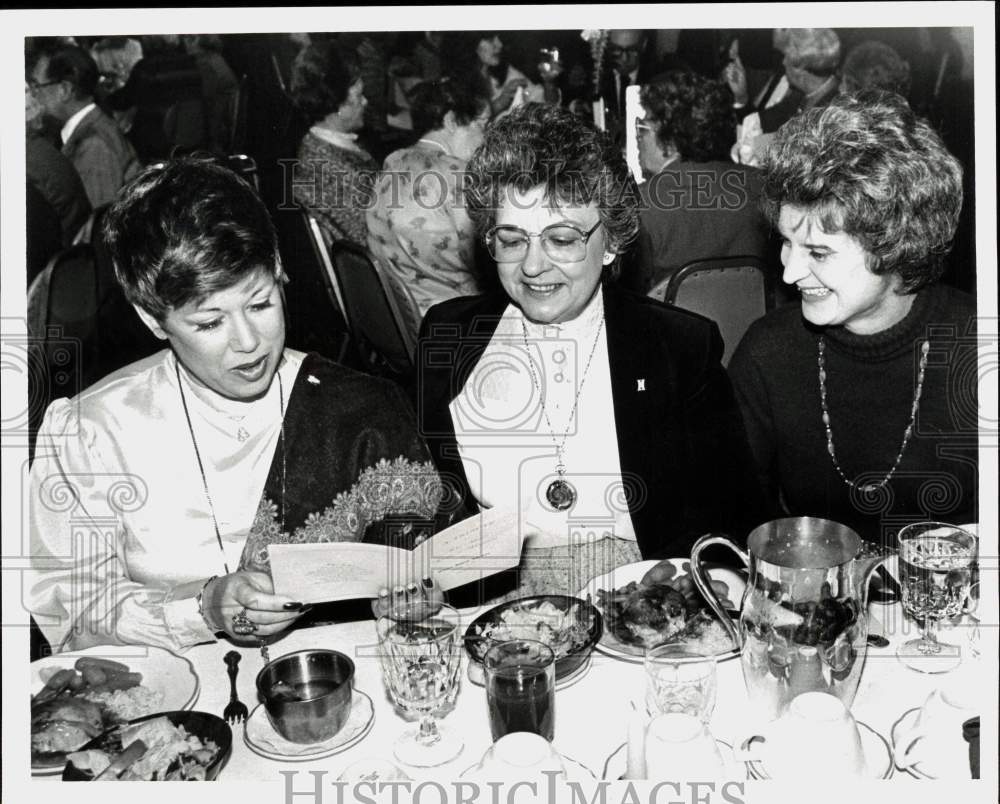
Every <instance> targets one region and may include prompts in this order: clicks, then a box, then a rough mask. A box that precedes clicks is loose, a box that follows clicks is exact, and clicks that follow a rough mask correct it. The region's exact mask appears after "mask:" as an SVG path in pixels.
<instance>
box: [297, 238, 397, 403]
mask: <svg viewBox="0 0 1000 804" xmlns="http://www.w3.org/2000/svg"><path fill="white" fill-rule="evenodd" d="M314 222H315V221H314ZM329 254H330V260H331V263H332V266H333V275H334V281H335V282H336V283H337V285H338V286H339V288H340V292H341V294H342V295H341V298H342V299H343V305H344V314H345V317H346V319H347V326H348V328H349V330H350V332H351V334H352V336H353V337H354V340H355V342H356V343H357V345H358V349H359V351H360V353H361V359H362V362H363V364H364V368H365V370H366V371H367V372H368V373H370V374H375V375H378V376H387V377H390V378H392V379H395V380H396V381H398V382H399V383H400V384H401V385H403V386H404V387H409V385H410V384H411V382H412V381H413V379H414V362H413V356H414V352H415V351H416V332H415V331H414V330H412V329H411V327H412V324H408V323H407V319H406V317H405V316H404V314H403V313H402V311H401V309H400V297H399V295H398V294H397V292H395V291H393V290H392V289H391V286H390V285H389V283H388V282H387V280H386V279H385V276H384V275H383V273H382V272H381V271H380V270H379V269H378V266H377V265H376V264H375V262H374V260H373V259H372V257H371V255H370V254H369V253H368V252H367V251H366V250H365V249H363V248H361V247H360V246H357V245H355V244H354V243H350V242H348V241H344V240H338V241H336V242H334V243H332V244H331V245H330V246H329ZM411 321H412V317H411Z"/></svg>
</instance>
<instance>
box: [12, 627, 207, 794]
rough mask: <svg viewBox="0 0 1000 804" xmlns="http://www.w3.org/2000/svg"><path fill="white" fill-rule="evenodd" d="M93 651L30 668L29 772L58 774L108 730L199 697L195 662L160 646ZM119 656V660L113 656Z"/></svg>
mask: <svg viewBox="0 0 1000 804" xmlns="http://www.w3.org/2000/svg"><path fill="white" fill-rule="evenodd" d="M140 651H141V655H134V656H132V655H128V656H125V655H123V653H122V650H121V649H120V648H108V647H93V648H88V649H86V650H82V651H73V652H69V653H57V654H54V655H52V656H47V657H46V658H44V659H39V660H38V661H36V662H32V664H31V679H30V689H31V691H32V698H31V772H32V774H33V775H36V776H43V775H50V774H57V773H60V772H61V771H62V769H63V767H64V766H65V765H66V755H67V754H69V753H71V752H73V751H76V750H77V749H79V748H81V747H82V746H84V745H85V744H86V743H88V742H90V741H91V740H93V739H94V738H95V737H98V736H99V735H101V734H102V733H104V732H105V731H107V730H108V729H109V728H112V727H113V726H116V725H118V724H121V723H125V722H128V721H131V720H135V719H136V718H139V717H144V716H146V715H150V714H153V713H155V712H161V711H164V710H168V711H178V710H185V709H190V708H191V707H193V706H194V703H195V701H196V700H197V699H198V692H199V682H198V675H197V674H196V673H195V671H194V667H192V666H191V662H189V661H188V660H187V659H185V658H182V657H180V656H175V655H174V654H172V653H170V652H169V651H166V650H163V649H162V648H152V647H148V648H141V649H139V648H137V649H136V653H140ZM111 656H116V658H110V657H111Z"/></svg>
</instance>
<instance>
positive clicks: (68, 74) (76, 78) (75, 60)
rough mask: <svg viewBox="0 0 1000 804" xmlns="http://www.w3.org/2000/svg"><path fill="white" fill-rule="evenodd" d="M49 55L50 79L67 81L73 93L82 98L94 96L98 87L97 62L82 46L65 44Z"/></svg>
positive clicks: (48, 75)
mask: <svg viewBox="0 0 1000 804" xmlns="http://www.w3.org/2000/svg"><path fill="white" fill-rule="evenodd" d="M42 55H48V59H49V61H48V65H47V67H46V71H45V72H46V78H47V79H48V80H49V81H67V82H69V83H70V84H72V86H73V94H74V95H75V96H76V97H77V98H80V99H83V98H90V97H93V95H94V91H95V90H96V89H97V80H98V77H99V76H98V72H97V62H95V61H94V60H93V59H92V58H91V56H90V54H89V53H88V52H87V51H86V50H84V49H83V48H82V47H77V46H75V45H64V46H63V47H60V48H57V49H56V50H53V51H52V52H51V53H49V54H44V53H43V54H42Z"/></svg>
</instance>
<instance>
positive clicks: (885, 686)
mask: <svg viewBox="0 0 1000 804" xmlns="http://www.w3.org/2000/svg"><path fill="white" fill-rule="evenodd" d="M869 610H870V613H871V614H872V615H874V616H875V617H876V618H877V619H878V620H880V621H881V622H880V623H873V624H872V630H874V631H878V630H880V629H881V628H882V627H883V626H884V627H885V629H886V631H887V632H889V636H890V638H891V644H890V646H889V647H886V648H882V649H876V648H870V649H869V651H868V655H867V658H866V663H865V667H864V670H863V673H862V676H861V684H860V687H859V690H858V694H857V697H856V699H855V702H854V706H853V709H852V711H853V713H854V715H855V717H856V718H857V719H858V720H859V721H861V722H863V723H866V724H868V725H869V726H871V727H872V728H873V729H875V730H876V731H878V732H879V733H880V734H882V735H883V736H885V738H886V739H887V740H888V739H889V734H890V730H891V728H892V726H893V724H894V723H895V722H896V721H897V720H898V719H899V718H900V717H901V716H902V715H903V714H904V713H905V712H906V711H908V710H909V709H912V708H914V707H917V706H919V705H921V704H922V703H923V701H924V700H925V699H926V698H927V696H928V695H929V694H930V692H931V691H933V690H934V689H935V688H936V687H937V686H939V685H940V684H942V683H954V680H953V679H954V678H957V676H954V675H953V674H947V675H925V674H921V673H917V672H915V671H913V670H910V669H908V668H906V667H905V666H903V665H902V664H901V663H900V662H899V660H898V659H897V658H896V654H895V649H896V645H897V644H898V643H899V641H901V640H905V639H908V638H911V637H912V636H914V635H915V633H916V627H915V625H914V624H913V623H912V622H911V621H908V620H904V619H903V617H902V612H901V609H900V607H899V606H898V605H896V606H880V605H875V604H873V605H872V606H870V609H869ZM473 616H474V612H471V611H470V612H467V619H466V620H465V622H471V620H472V618H473ZM944 636H945V637H946V638H948V639H949V640H951V641H961V642H962V643H963V645H964V643H965V640H966V633H965V632H964V631H963V629H961V628H959V629H955V630H954V631H950V632H945V634H944ZM304 648H329V649H334V650H339V651H342V652H344V653H346V654H348V655H349V656H351V657H352V658H353V660H354V662H355V665H356V677H355V688H356V689H358V690H362V691H363V692H365V693H367V694H368V695H369V696H370V697H371V699H372V701H373V703H374V707H375V722H374V725H373V728H372V730H371V732H370V733H369V734H368V736H367V737H365V738H364V739H363V740H362V741H361V742H359V743H358V744H356V745H354V746H353V747H351V748H349V749H347V750H346V751H343V752H342V753H339V754H335V755H333V756H330V757H326V758H324V759H320V760H315V761H307V762H278V761H274V760H271V759H267V758H264V757H262V756H259V755H258V754H256V753H254V752H253V751H252V750H251V749H250V748H249V747H248V746H247V744H246V743H245V742H244V739H243V727H242V726H236V727H234V730H233V731H234V740H233V752H232V756H231V758H230V759H229V763H228V765H227V766H226V768H225V769H224V770H223V772H222V775H221V776H220V781H230V780H232V781H241V782H245V781H252V780H261V781H264V780H267V781H276V780H283V779H284V777H282V776H281V775H280V773H279V772H280V771H296V772H298V773H297V776H296V779H295V782H294V788H295V789H296V790H299V789H311V782H310V781H309V780H310V775H309V772H310V771H324V772H325V773H326V776H325V777H324V778H325V780H326V781H327V782H330V781H332V780H334V779H336V778H337V777H338V776H339V775H340V773H341V772H342V771H343V770H344V768H346V767H347V766H348V765H350V764H352V763H354V762H356V761H358V760H361V759H367V758H389V759H392V744H393V742H394V741H395V740H396V739H397V738H398V737H399V735H400V734H401V732H402V731H403V730H404V729H405V728H406V727H408V726H409V725H410V724H409V723H407V722H406V721H404V719H403V717H402V716H401V715H400V714H399V713H398V712H397V711H396V710H395V709H394V707H393V705H392V704H391V702H390V701H389V699H388V698H387V696H386V692H385V687H384V685H383V682H382V676H381V669H380V666H379V662H378V658H377V656H376V653H375V628H374V622H373V621H362V622H353V623H342V624H337V625H329V626H322V627H317V628H307V629H301V630H297V631H292V632H291V633H289V634H288V635H287V636H285V637H284V638H283V639H281V640H280V641H279V642H277V643H275V644H274V645H272V646H271V648H270V652H271V657H272V658H277V657H278V656H280V655H283V654H285V653H290V652H292V651H295V650H302V649H304ZM232 649H233V645H232V644H230V643H229V642H226V641H222V642H218V643H214V644H206V645H200V646H198V647H195V648H193V649H191V650H190V651H188V653H187V654H186V655H187V657H188V658H189V659H190V660H191V662H192V663H193V664H194V666H195V669H196V670H197V672H198V675H199V677H200V679H201V692H200V696H199V698H198V701H197V702H196V704H195V707H194V708H195V709H198V710H202V711H206V712H212V713H215V714H219V715H221V714H222V710H223V709H224V707H225V705H226V703H227V702H228V699H229V683H228V677H227V675H226V668H225V664H224V662H223V656H224V655H225V653H226V652H227V651H229V650H232ZM239 650H240V653H241V654H242V656H243V659H242V661H241V663H240V674H239V679H238V682H237V685H238V691H239V696H240V698H241V699H242V700H243V701H244V702H245V703H246V704H247V705H248V706H249V707H250V708H251V709H252V708H253V707H254V706H255V705H256V703H257V697H256V692H255V687H254V680H255V678H256V675H257V673H258V672H259V671H260V669H261V668H262V667H263V660H262V658H261V655H260V651H259V650H257V649H255V648H245V647H242V648H239ZM467 661H468V659H467V657H463V671H462V676H461V679H462V680H461V690H460V692H459V695H458V698H457V701H456V704H455V707H454V709H453V710H452V711H450V712H449V713H448V714H447V715H446V716H445V717H444V719H443V723H444V724H445V725H446V726H448V727H450V728H453V729H456V730H458V731H459V732H460V733H461V735H462V737H463V738H464V740H465V748H464V750H463V751H462V753H461V754H460V755H459V756H458V757H457V758H456V759H455V760H453V761H452V762H450V763H448V764H446V765H443V766H441V767H438V768H430V769H421V768H411V767H409V766H406V767H404V770H405V771H406V772H407V773H408V774H409V776H410V777H411V778H412V779H413V780H414V781H415V782H419V781H422V780H435V781H441V782H447V781H449V780H454V779H457V778H458V777H459V775H460V774H461V773H462V771H464V770H465V769H467V768H468V767H469V766H470V765H472V764H474V763H475V762H476V761H477V760H478V759H479V758H480V757H481V756H482V754H483V752H484V751H486V749H487V748H488V747H489V746H490V744H491V737H490V729H489V722H488V719H487V712H486V694H485V690H484V689H483V688H482V687H480V686H477V685H475V684H473V683H472V682H470V681H469V679H468V677H467V676H466V673H465V670H466V666H465V663H466V662H467ZM955 672H959V671H955ZM962 672H963V673H964V672H966V670H963V671H962ZM963 677H964V676H963ZM718 679H719V684H718V699H717V703H716V707H715V712H714V715H713V717H712V721H711V729H712V732H713V734H714V735H715V736H716V738H717V739H720V740H723V741H725V742H727V743H729V744H731V745H738V744H739V743H740V742H742V740H743V739H744V738H745V737H746V736H748V735H749V734H751V733H753V723H752V722H751V718H750V714H749V713H750V704H749V701H748V699H747V693H746V688H745V686H744V683H743V672H742V669H741V666H740V660H739V658H733V659H730V660H727V661H724V662H721V663H720V664H719V665H718ZM645 683H646V680H645V675H644V671H643V667H642V665H641V664H639V663H629V662H623V661H618V660H616V659H612V658H609V657H607V656H604V655H602V654H600V653H595V654H594V656H593V659H592V661H591V663H590V667H589V669H588V670H587V671H586V672H585V673H584V674H583V675H582V676H581V677H580V679H579V681H577V682H575V683H573V684H571V685H569V686H567V687H565V688H563V689H560V690H558V691H557V693H556V727H555V740H554V744H555V746H556V748H557V749H558V750H559V751H560V752H561V753H563V754H564V755H566V756H568V757H571V758H572V759H574V760H576V761H578V762H580V763H582V764H583V765H585V766H586V767H588V768H590V769H591V770H592V771H593V772H594V774H595V775H596V776H597V777H598V778H600V775H601V771H602V769H603V767H604V764H605V760H606V759H607V758H608V756H609V755H610V754H611V753H612V752H613V751H614V750H615V749H616V748H617V747H618V746H620V745H621V744H622V743H623V742H624V741H625V738H626V719H627V713H628V712H629V711H631V707H630V700H637V701H642V700H643V698H644V694H645ZM984 714H985V713H984ZM984 756H985V755H984ZM915 781H916V780H914V779H913V778H912V777H910V776H908V775H907V774H905V773H902V772H899V771H896V772H895V774H894V777H893V779H892V780H890V784H898V783H905V782H915ZM303 800H305V799H303Z"/></svg>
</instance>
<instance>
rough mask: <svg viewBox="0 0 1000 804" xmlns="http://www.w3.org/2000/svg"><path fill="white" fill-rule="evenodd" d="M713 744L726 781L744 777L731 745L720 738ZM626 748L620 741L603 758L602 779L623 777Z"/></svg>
mask: <svg viewBox="0 0 1000 804" xmlns="http://www.w3.org/2000/svg"><path fill="white" fill-rule="evenodd" d="M715 744H716V745H717V746H718V747H719V752H720V753H721V754H722V761H723V762H724V763H725V764H726V781H734V782H738V781H743V780H744V779H746V778H747V776H748V774H747V772H746V771H745V770H743V769H741V768H740V763H739V762H737V761H736V758H735V757H734V755H733V747H732V746H731V745H730V744H729V743H727V742H724V741H722V740H716V741H715ZM627 748H628V743H622V744H621V745H620V746H618V747H617V748H616V749H615V750H614V751H612V752H611V756H609V757H608V758H607V759H606V760H604V772H603V773H602V774H601V778H602V779H609V780H612V781H615V780H618V779H624V778H625V771H626V770H627V763H628V751H627ZM637 781H638V780H637ZM706 781H707V780H706Z"/></svg>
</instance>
